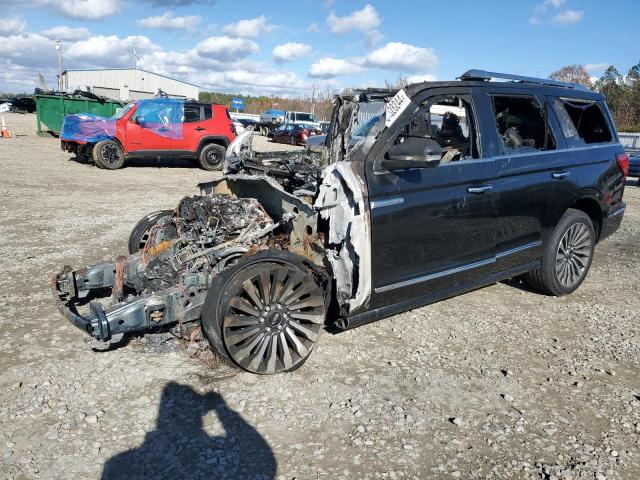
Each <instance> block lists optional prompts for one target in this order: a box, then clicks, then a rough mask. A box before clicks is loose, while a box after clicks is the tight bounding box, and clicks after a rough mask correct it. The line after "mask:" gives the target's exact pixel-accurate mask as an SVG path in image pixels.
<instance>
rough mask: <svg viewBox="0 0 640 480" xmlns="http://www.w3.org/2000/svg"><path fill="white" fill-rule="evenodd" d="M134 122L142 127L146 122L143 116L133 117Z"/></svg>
mask: <svg viewBox="0 0 640 480" xmlns="http://www.w3.org/2000/svg"><path fill="white" fill-rule="evenodd" d="M134 122H135V123H137V124H138V125H140V126H141V127H142V128H144V127H145V126H146V122H145V120H144V117H141V116H137V117H136V118H135V120H134Z"/></svg>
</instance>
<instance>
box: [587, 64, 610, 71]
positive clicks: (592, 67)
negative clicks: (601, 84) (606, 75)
mask: <svg viewBox="0 0 640 480" xmlns="http://www.w3.org/2000/svg"><path fill="white" fill-rule="evenodd" d="M610 65H611V64H610V63H588V64H586V65H585V66H584V68H585V70H586V71H587V72H604V71H605V70H606V69H607V68H609V66H610Z"/></svg>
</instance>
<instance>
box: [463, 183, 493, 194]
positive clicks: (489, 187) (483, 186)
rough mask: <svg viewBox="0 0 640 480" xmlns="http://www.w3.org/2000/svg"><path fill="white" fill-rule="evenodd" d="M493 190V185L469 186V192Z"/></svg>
mask: <svg viewBox="0 0 640 480" xmlns="http://www.w3.org/2000/svg"><path fill="white" fill-rule="evenodd" d="M491 190H493V185H481V186H479V187H469V188H467V192H469V193H476V194H480V193H486V192H490V191H491Z"/></svg>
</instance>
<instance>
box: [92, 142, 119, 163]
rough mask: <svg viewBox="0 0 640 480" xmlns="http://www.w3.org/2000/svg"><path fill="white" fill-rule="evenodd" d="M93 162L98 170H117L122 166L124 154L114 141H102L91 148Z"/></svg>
mask: <svg viewBox="0 0 640 480" xmlns="http://www.w3.org/2000/svg"><path fill="white" fill-rule="evenodd" d="M92 156H93V161H94V162H95V164H96V165H97V166H98V167H100V168H106V169H107V170H117V169H118V168H122V167H123V165H124V152H123V151H122V147H120V144H119V143H118V142H116V141H115V140H102V141H100V142H98V143H96V144H95V145H94V146H93V151H92Z"/></svg>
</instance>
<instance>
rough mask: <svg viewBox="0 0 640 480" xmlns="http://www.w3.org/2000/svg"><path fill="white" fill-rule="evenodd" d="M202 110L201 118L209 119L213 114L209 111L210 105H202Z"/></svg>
mask: <svg viewBox="0 0 640 480" xmlns="http://www.w3.org/2000/svg"><path fill="white" fill-rule="evenodd" d="M202 112H203V113H204V115H203V117H202V118H203V120H210V119H211V117H212V116H213V114H212V113H211V105H204V106H203V107H202Z"/></svg>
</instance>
